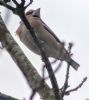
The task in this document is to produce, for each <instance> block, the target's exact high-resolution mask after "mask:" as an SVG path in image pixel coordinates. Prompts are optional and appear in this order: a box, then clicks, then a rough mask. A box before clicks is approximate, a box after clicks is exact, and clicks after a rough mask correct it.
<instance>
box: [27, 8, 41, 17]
mask: <svg viewBox="0 0 89 100" xmlns="http://www.w3.org/2000/svg"><path fill="white" fill-rule="evenodd" d="M30 14H31V15H32V16H34V17H40V8H38V9H36V10H32V9H31V10H29V11H27V12H26V16H27V15H30Z"/></svg>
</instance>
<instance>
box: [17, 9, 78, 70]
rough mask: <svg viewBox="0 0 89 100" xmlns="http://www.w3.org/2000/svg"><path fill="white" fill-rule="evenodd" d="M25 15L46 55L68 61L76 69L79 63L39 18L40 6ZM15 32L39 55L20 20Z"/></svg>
mask: <svg viewBox="0 0 89 100" xmlns="http://www.w3.org/2000/svg"><path fill="white" fill-rule="evenodd" d="M26 17H27V19H28V21H29V23H30V25H31V27H32V28H33V30H34V32H35V34H36V36H37V37H38V39H39V40H40V43H41V44H42V46H43V49H44V51H45V53H46V55H47V57H52V58H55V59H60V60H64V61H66V62H69V63H70V64H71V66H72V67H73V68H74V69H75V70H77V69H78V67H79V64H78V63H77V62H75V61H74V60H73V59H72V58H70V56H69V53H68V52H67V50H66V49H65V48H64V46H63V44H62V42H61V41H60V40H59V39H58V38H57V36H56V35H55V34H54V32H53V31H52V30H51V29H50V28H49V27H48V26H47V25H46V24H45V23H44V22H43V21H42V19H41V18H40V8H38V9H36V10H29V11H28V12H27V13H26ZM16 34H17V35H18V36H19V38H20V40H21V41H22V42H23V43H24V44H25V45H26V46H27V47H28V48H29V49H30V50H31V51H32V52H34V53H36V54H38V55H40V50H39V48H38V47H37V45H36V44H35V42H34V41H33V38H32V37H31V35H30V33H29V31H28V29H27V28H26V27H25V25H24V23H23V22H22V21H21V22H20V26H19V27H18V29H17V31H16Z"/></svg>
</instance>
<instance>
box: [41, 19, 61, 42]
mask: <svg viewBox="0 0 89 100" xmlns="http://www.w3.org/2000/svg"><path fill="white" fill-rule="evenodd" d="M41 21H42V20H41ZM42 24H43V26H44V28H45V29H46V30H47V31H48V32H49V33H50V34H51V35H52V36H53V37H54V38H55V39H56V40H57V41H58V42H59V43H62V42H61V41H60V40H59V38H58V37H57V36H56V35H55V34H54V32H53V31H52V30H51V29H50V28H49V27H48V26H47V25H46V24H45V23H44V22H43V21H42Z"/></svg>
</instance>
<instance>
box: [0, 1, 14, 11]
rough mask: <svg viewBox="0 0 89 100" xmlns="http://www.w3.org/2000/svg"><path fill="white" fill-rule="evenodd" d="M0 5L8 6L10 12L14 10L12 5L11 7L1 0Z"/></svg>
mask: <svg viewBox="0 0 89 100" xmlns="http://www.w3.org/2000/svg"><path fill="white" fill-rule="evenodd" d="M0 5H2V6H4V7H6V8H8V9H9V10H11V11H12V12H14V10H15V8H14V7H12V6H10V5H8V4H6V3H5V2H3V1H2V0H0Z"/></svg>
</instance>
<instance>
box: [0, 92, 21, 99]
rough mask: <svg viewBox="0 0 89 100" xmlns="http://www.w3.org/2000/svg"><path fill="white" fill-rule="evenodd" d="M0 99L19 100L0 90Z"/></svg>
mask: <svg viewBox="0 0 89 100" xmlns="http://www.w3.org/2000/svg"><path fill="white" fill-rule="evenodd" d="M0 100H20V99H16V98H14V97H11V96H8V95H6V94H3V93H1V92H0Z"/></svg>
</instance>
